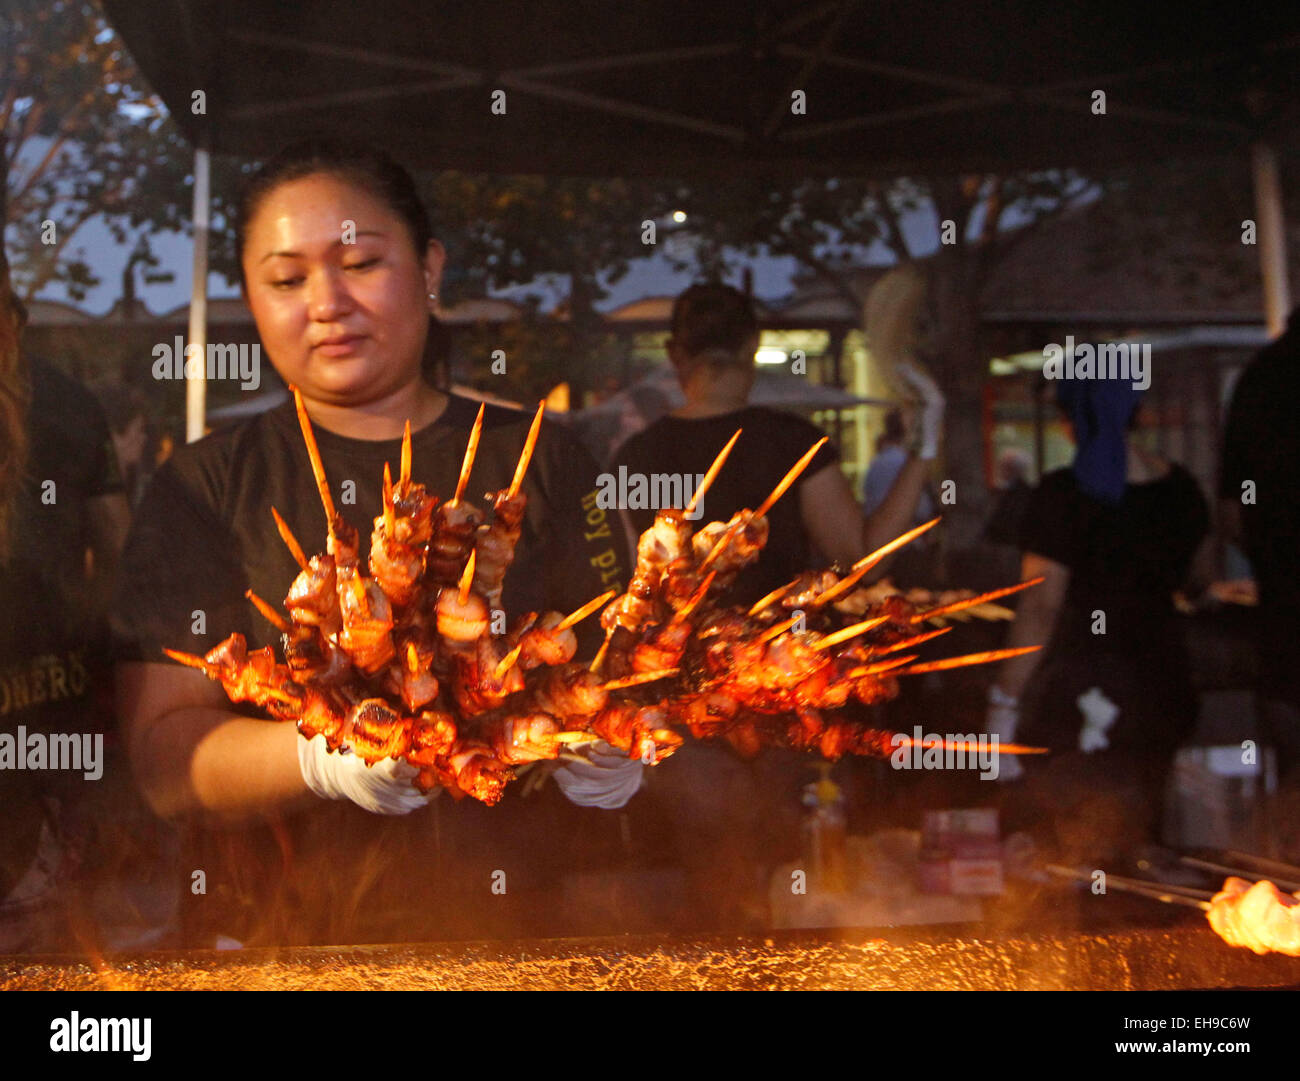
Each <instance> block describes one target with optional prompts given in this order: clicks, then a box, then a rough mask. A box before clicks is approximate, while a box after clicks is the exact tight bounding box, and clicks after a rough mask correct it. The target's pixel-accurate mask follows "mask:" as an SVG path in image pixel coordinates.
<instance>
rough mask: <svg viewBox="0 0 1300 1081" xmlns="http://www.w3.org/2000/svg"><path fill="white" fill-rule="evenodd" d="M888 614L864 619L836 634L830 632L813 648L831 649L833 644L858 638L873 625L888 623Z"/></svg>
mask: <svg viewBox="0 0 1300 1081" xmlns="http://www.w3.org/2000/svg"><path fill="white" fill-rule="evenodd" d="M888 622H889V617H888V616H876V617H875V618H874V619H864V620H863V621H862V622H861V623H855V624H853V626H851V627H844V628H843V629H841V630H838V631H836V632H835V633H834V634H828V635H827V636H826V637H825V638H823V639H822V640H821V641H820V642H818V643H817V644H816V645H815V646H813V649H830V648H831V646H838V645H839V644H840V643H841V642H847V641H848V640H849V639H850V638H856V637H857V636H858V635H860V634H865V633H866V632H867V631H869V630H871V628H872V627H879V626H880V625H881V624H882V623H888Z"/></svg>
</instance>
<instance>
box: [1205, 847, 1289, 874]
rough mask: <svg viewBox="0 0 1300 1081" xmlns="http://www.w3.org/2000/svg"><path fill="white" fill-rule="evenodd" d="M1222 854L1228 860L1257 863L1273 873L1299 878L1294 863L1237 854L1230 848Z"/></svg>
mask: <svg viewBox="0 0 1300 1081" xmlns="http://www.w3.org/2000/svg"><path fill="white" fill-rule="evenodd" d="M1223 854H1224V856H1226V857H1227V858H1228V859H1230V860H1245V861H1246V862H1247V863H1257V864H1259V866H1261V867H1267V868H1270V869H1271V870H1272V871H1274V872H1277V873H1280V874H1284V875H1291V876H1293V877H1297V878H1300V867H1297V866H1296V865H1295V864H1294V863H1283V862H1282V861H1281V860H1271V859H1266V858H1265V857H1263V856H1255V855H1252V854H1251V853H1249V852H1238V851H1237V850H1236V849H1232V848H1229V849H1226V850H1225V851H1224V853H1223Z"/></svg>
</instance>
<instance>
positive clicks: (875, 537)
mask: <svg viewBox="0 0 1300 1081" xmlns="http://www.w3.org/2000/svg"><path fill="white" fill-rule="evenodd" d="M929 473H930V468H929V463H928V462H923V461H921V460H920V459H919V458H916V457H909V458H908V459H907V462H906V464H905V465H904V466H903V468H902V469H900V470H899V472H898V476H897V478H895V480H894V483H893V485H892V486H891V487H890V489H889V493H888V494H887V495H886V496H885V499H884V502H883V503H881V504H880V506H878V507H877V508H876V509H875V510H874V511H872V512H871V513H870V514H869V515H867V517H866V518H865V519H863V522H862V545H863V548H865V549H866V551H868V552H874V551H875V550H876V549H877V548H879V547H880V546H881V545H883V544H888V543H889V542H890V541H891V540H893V539H894V538H895V537H897V536H898V535H899V534H900V533H906V532H907V531H908V530H909V529H911V528H912V525H913V524H914V522H915V520H916V507H917V504H918V503H919V502H920V499H921V492H922V491H923V490H924V489H925V482H926V479H927V478H928V477H929Z"/></svg>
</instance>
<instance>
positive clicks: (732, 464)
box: [611, 283, 943, 604]
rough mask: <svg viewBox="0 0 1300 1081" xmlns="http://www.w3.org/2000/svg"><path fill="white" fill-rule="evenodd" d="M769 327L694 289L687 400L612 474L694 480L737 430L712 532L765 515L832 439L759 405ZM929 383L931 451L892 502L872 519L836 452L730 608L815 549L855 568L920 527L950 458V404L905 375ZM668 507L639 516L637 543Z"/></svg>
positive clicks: (775, 526)
mask: <svg viewBox="0 0 1300 1081" xmlns="http://www.w3.org/2000/svg"><path fill="white" fill-rule="evenodd" d="M758 338H759V330H758V320H757V317H756V316H755V314H754V309H753V305H752V303H751V302H750V300H749V298H748V297H746V296H745V295H744V294H743V293H741V292H740V291H739V290H736V289H733V288H731V287H730V286H726V285H721V284H717V283H708V284H700V285H693V286H691V287H690V288H689V289H687V290H686V291H685V292H684V293H682V295H681V296H679V297H678V298H677V301H676V303H675V304H674V305H673V314H672V337H671V338H670V339H669V340H668V356H669V359H670V360H671V361H672V363H673V366H674V367H675V368H676V370H677V377H678V379H679V381H680V382H681V386H682V391H683V393H684V394H685V396H686V404H685V405H683V406H682V407H681V408H680V409H678V410H676V411H675V412H673V413H671V414H669V415H668V416H665V417H661V418H660V419H659V420H657V421H655V423H653V424H651V425H650V426H649V427H648V428H646V429H645V430H644V431H642V432H639V433H637V434H636V435H634V436H632V437H631V438H630V439H628V440H627V441H626V442H625V443H624V444H623V445H622V446H621V447H620V448H619V449H618V450H616V451H615V453H614V459H613V462H612V463H611V468H612V469H615V470H618V469H626V470H627V474H628V475H629V476H630V475H632V474H641V475H643V476H647V477H649V476H652V475H654V474H669V475H677V476H681V477H690V478H694V477H697V476H699V475H700V474H703V473H704V472H706V471H707V470H708V468H709V465H710V464H711V463H712V461H713V459H714V458H715V457H716V455H717V454H718V452H719V451H720V450H721V449H722V447H723V445H724V444H725V443H726V442H727V440H728V439H730V438H731V436H732V435H733V434H734V433H735V431H736V429H737V428H741V429H743V434H742V435H741V437H740V440H739V441H738V442H737V444H736V446H735V447H734V448H733V450H732V452H731V456H730V458H729V459H728V461H727V464H726V466H724V468H723V469H722V472H721V473H719V474H718V478H717V480H716V481H715V482H714V485H713V487H712V488H711V489H710V490H709V492H708V494H707V495H706V496H705V498H704V499H703V501H702V515H701V518H700V522H701V524H703V523H705V522H710V521H724V522H725V521H726V520H727V519H728V518H730V517H731V516H732V515H733V514H734V513H736V511H739V510H742V509H745V508H748V509H750V510H753V509H754V508H755V507H757V506H758V505H759V504H760V503H762V501H763V500H764V498H766V496H767V494H768V493H769V492H770V491H771V490H772V489H773V487H775V485H776V484H777V482H778V481H780V479H781V478H782V477H783V476H784V475H785V473H786V471H787V470H789V468H790V467H791V466H792V465H794V463H795V462H796V461H798V460H799V458H800V457H801V456H802V455H803V454H804V453H805V452H806V451H807V450H808V449H809V447H811V446H812V445H813V444H814V443H815V442H817V440H818V439H820V438H821V437H822V432H821V431H820V430H819V429H818V428H816V427H815V426H814V425H812V424H810V423H809V422H808V421H806V420H803V419H802V418H800V417H796V416H794V415H793V414H790V413H784V412H781V411H780V410H776V409H767V408H764V407H762V406H751V405H747V404H746V403H747V401H748V399H749V394H750V391H751V389H752V388H753V385H754V353H755V350H756V349H757V348H758ZM904 374H906V375H907V377H908V378H909V379H910V380H912V381H913V384H914V385H916V386H919V387H923V388H924V389H923V394H924V395H925V397H926V409H925V411H924V414H923V416H922V420H921V423H920V424H919V425H918V429H919V432H920V435H921V447H920V450H919V453H918V454H916V455H914V456H912V457H911V458H910V459H909V460H908V462H907V463H906V464H905V465H904V466H903V468H902V469H901V471H900V472H899V475H898V478H897V480H896V481H895V482H894V484H893V487H892V488H891V490H890V492H889V495H888V497H887V498H886V499H885V500H884V502H883V503H882V504H881V506H880V507H879V508H877V509H876V510H875V511H874V513H872V514H871V515H869V516H868V517H867V518H866V519H865V520H864V519H863V516H862V511H861V508H860V507H859V506H858V504H857V503H856V502H855V500H854V498H853V494H852V492H851V491H850V489H849V485H848V482H847V481H846V480H845V479H844V475H843V473H842V472H841V471H840V468H839V461H838V455H837V453H836V452H835V450H834V449H833V448H832V446H831V445H830V444H827V445H826V446H825V447H823V448H822V450H821V451H820V452H819V453H818V455H817V456H816V457H815V458H814V459H813V460H812V462H811V463H810V464H809V466H808V468H807V469H805V470H804V472H803V475H802V476H801V477H800V478H799V480H798V482H797V483H796V485H795V487H794V489H793V490H792V491H791V492H790V493H789V494H787V495H786V496H785V497H783V498H782V499H781V501H780V502H778V503H777V504H776V506H775V507H774V508H773V509H772V512H771V513H770V514H769V515H768V522H769V526H770V534H769V539H768V542H767V545H766V546H765V548H764V550H763V553H762V555H761V557H760V558H759V560H758V562H757V563H756V564H755V565H754V566H752V567H749V568H748V569H746V571H745V572H744V573H742V574H741V575H740V576H739V577H738V578H737V581H736V584H735V585H734V586H733V587H732V591H731V594H730V596H729V597H728V600H729V601H731V602H733V603H737V604H747V603H752V602H753V601H756V600H757V599H758V598H759V597H762V596H764V595H765V594H767V593H769V592H771V590H773V589H775V588H776V587H777V586H779V585H782V584H784V583H785V582H788V581H789V580H790V579H791V578H793V577H794V576H795V575H796V574H798V573H799V572H800V571H804V570H807V569H809V568H810V567H812V566H813V565H814V556H813V552H814V550H816V551H817V552H818V553H820V556H821V557H823V558H825V559H827V560H831V561H834V562H837V563H841V564H843V565H845V566H847V565H849V564H851V563H853V562H854V561H855V560H857V559H859V558H861V557H862V556H864V555H865V554H866V553H867V552H868V551H870V550H872V549H873V548H876V547H878V546H879V545H881V544H884V543H886V542H887V541H890V540H892V539H893V538H894V537H896V536H897V535H898V534H900V533H902V532H904V531H905V530H906V529H908V528H909V527H910V526H911V525H912V517H913V515H914V514H915V513H916V509H917V504H918V501H919V500H920V498H921V494H922V492H923V490H924V485H925V480H926V473H927V469H928V466H929V462H930V461H931V460H933V458H934V457H936V456H937V454H938V433H939V429H940V427H941V424H942V417H943V398H942V396H941V395H940V394H939V392H938V389H937V388H936V387H934V385H933V383H930V382H929V380H928V379H925V377H923V376H922V375H921V374H920V373H919V371H909V372H907V373H904ZM657 509H659V508H654V507H648V508H628V509H627V514H628V517H629V520H630V523H631V526H632V528H631V529H630V530H629V532H630V533H631V534H632V537H631V539H633V540H635V537H636V536H639V535H640V534H641V533H642V532H644V531H645V530H646V529H648V528H649V527H650V525H651V523H653V521H654V516H655V512H656V510H657Z"/></svg>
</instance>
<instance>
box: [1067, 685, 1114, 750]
mask: <svg viewBox="0 0 1300 1081" xmlns="http://www.w3.org/2000/svg"><path fill="white" fill-rule="evenodd" d="M1074 702H1075V705H1077V706H1078V707H1079V712H1080V713H1082V714H1083V727H1082V728H1080V729H1079V750H1081V751H1084V752H1086V753H1088V754H1091V753H1092V752H1093V751H1104V750H1105V749H1106V748H1107V747H1109V746H1110V738H1109V737H1108V736H1107V735H1106V733H1107V732H1109V731H1110V728H1111V726H1112V725H1113V724H1114V723H1115V721H1116V719H1117V718H1118V717H1119V706H1117V705H1115V703H1114V702H1112V701H1111V700H1110V699H1109V698H1107V697H1106V695H1105V693H1104V692H1103V691H1102V689H1101V688H1100V687H1089V688H1088V689H1087V690H1086V691H1084V692H1083V694H1081V695H1079V697H1078V698H1076V699H1075V700H1074Z"/></svg>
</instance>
